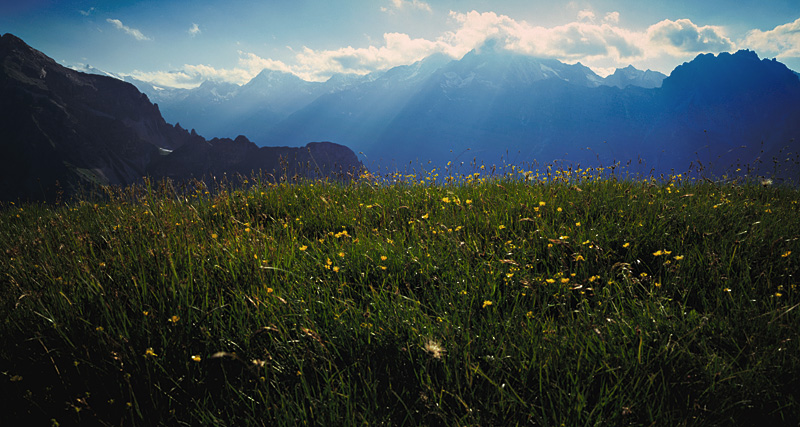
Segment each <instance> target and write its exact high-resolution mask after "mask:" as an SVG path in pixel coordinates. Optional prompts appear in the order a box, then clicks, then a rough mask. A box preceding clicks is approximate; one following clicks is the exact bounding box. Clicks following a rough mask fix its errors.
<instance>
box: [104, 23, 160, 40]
mask: <svg viewBox="0 0 800 427" xmlns="http://www.w3.org/2000/svg"><path fill="white" fill-rule="evenodd" d="M106 22H108V23H110V24H112V25H114V26H115V27H117V29H118V30H122V31H124V32H125V33H127V34H128V35H131V36H133V38H135V39H136V40H139V41H143V40H150V38H149V37H147V36H145V35H144V34H142V32H141V31H139V30H137V29H136V28H131V27H127V26H125V25H124V24H123V23H122V21H120V20H119V19H106Z"/></svg>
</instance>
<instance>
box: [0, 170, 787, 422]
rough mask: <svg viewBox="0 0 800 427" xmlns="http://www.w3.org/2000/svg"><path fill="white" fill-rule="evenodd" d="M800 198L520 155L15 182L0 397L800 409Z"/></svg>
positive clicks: (245, 410) (436, 410) (377, 411)
mask: <svg viewBox="0 0 800 427" xmlns="http://www.w3.org/2000/svg"><path fill="white" fill-rule="evenodd" d="M439 173H441V174H442V176H439ZM445 175H447V176H445ZM799 202H800V191H798V189H797V187H789V186H780V185H762V184H761V183H758V182H752V183H751V182H743V181H734V182H726V183H715V182H711V181H709V180H703V179H694V178H693V177H691V176H683V175H677V176H672V177H657V178H653V177H650V178H646V179H621V178H620V179H618V178H617V177H616V175H615V174H611V173H609V171H608V170H605V171H603V170H577V171H570V170H566V171H555V170H551V169H546V170H543V171H539V172H530V171H523V170H519V169H517V168H508V169H505V170H503V171H501V172H498V171H494V172H492V171H488V170H486V169H477V170H476V173H474V174H472V175H467V176H460V177H458V178H457V179H454V178H452V177H451V176H449V174H448V172H447V171H439V172H437V171H435V170H434V171H431V172H429V173H425V174H421V175H394V176H387V177H381V178H376V177H372V176H369V175H364V176H362V177H360V178H358V179H354V180H352V181H349V182H325V181H308V182H301V183H286V182H283V183H270V182H269V181H268V180H262V179H250V181H249V182H247V184H246V186H244V187H241V188H238V189H237V188H233V187H230V188H227V189H223V190H221V191H208V190H207V189H206V188H205V187H204V186H203V185H202V184H200V183H196V184H195V186H193V187H191V189H187V188H182V189H180V188H175V187H174V186H172V185H170V184H169V183H161V184H158V183H152V184H146V185H142V186H139V187H132V188H127V189H116V190H114V189H109V190H108V193H107V194H106V195H105V196H103V197H100V196H97V197H86V198H85V199H84V200H82V201H75V202H69V203H65V204H63V205H60V206H45V205H36V204H27V205H19V204H6V205H4V206H3V207H2V209H1V210H0V248H2V253H0V303H2V304H0V318H2V325H0V340H2V341H1V342H2V346H0V390H2V392H3V398H2V399H0V402H2V403H0V405H2V407H1V408H0V410H1V411H2V416H1V417H2V419H5V420H11V422H12V424H9V425H22V424H21V423H23V422H24V424H25V425H126V426H131V425H157V424H165V425H207V424H213V425H231V426H233V425H237V426H238V425H292V426H293V425H354V424H367V425H379V424H383V425H448V426H449V425H486V426H488V425H544V426H562V425H566V426H578V425H719V424H723V425H724V424H737V425H748V424H759V425H797V424H798V423H800V310H799V309H797V308H798V305H800V289H798V288H797V285H798V284H799V283H800V258H798V257H800V240H798V239H800V206H798V203H799Z"/></svg>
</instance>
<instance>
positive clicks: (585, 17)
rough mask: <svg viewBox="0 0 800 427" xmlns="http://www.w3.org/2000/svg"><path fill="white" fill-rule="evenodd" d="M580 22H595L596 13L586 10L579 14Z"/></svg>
mask: <svg viewBox="0 0 800 427" xmlns="http://www.w3.org/2000/svg"><path fill="white" fill-rule="evenodd" d="M578 21H579V22H594V12H592V11H591V10H588V9H585V10H582V11H580V12H578Z"/></svg>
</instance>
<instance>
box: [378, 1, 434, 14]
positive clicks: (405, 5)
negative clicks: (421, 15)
mask: <svg viewBox="0 0 800 427" xmlns="http://www.w3.org/2000/svg"><path fill="white" fill-rule="evenodd" d="M391 3H392V8H388V7H381V10H382V11H384V12H390V11H392V10H402V9H418V10H424V11H426V12H431V11H432V10H431V6H430V5H429V4H428V3H425V2H424V1H420V0H391Z"/></svg>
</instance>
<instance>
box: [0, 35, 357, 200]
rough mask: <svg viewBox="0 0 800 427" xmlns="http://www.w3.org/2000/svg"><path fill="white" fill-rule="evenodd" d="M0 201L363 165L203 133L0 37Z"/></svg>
mask: <svg viewBox="0 0 800 427" xmlns="http://www.w3.org/2000/svg"><path fill="white" fill-rule="evenodd" d="M0 159H3V160H4V162H5V164H4V167H3V168H2V169H0V200H54V199H55V198H57V197H59V194H58V193H59V192H63V193H64V194H65V195H66V196H69V195H71V194H74V193H75V192H77V191H80V189H81V188H85V187H87V186H91V185H127V184H132V183H135V182H138V181H140V180H141V179H142V177H144V176H146V175H149V176H151V177H154V178H156V179H158V178H163V177H170V178H174V179H189V178H200V177H203V176H204V175H208V174H214V173H231V174H233V173H243V174H248V173H250V172H251V171H258V170H261V171H264V172H266V173H275V174H280V173H282V172H288V173H292V174H295V173H297V174H301V175H306V176H321V175H326V174H331V173H333V172H334V171H337V170H343V171H347V170H350V169H355V170H358V169H360V168H361V165H360V163H359V162H358V160H357V158H356V156H355V154H354V153H353V152H352V151H351V150H349V149H348V148H346V147H344V146H341V145H338V144H332V143H314V144H308V145H306V146H305V147H302V148H290V147H262V148H259V147H258V146H256V145H255V144H253V143H252V142H250V141H249V140H247V138H245V137H238V138H236V139H235V140H230V139H212V140H210V141H207V140H206V139H205V138H203V137H201V136H199V135H198V134H197V133H196V132H194V131H191V132H190V131H187V130H186V129H183V128H182V127H181V126H180V125H170V124H168V123H167V122H166V121H165V120H164V118H163V117H162V116H161V112H160V111H159V108H158V106H157V105H154V104H153V103H151V102H150V100H149V99H148V97H147V96H146V95H144V94H142V93H141V92H139V91H138V90H137V89H136V88H135V87H134V86H133V85H131V84H129V83H125V82H122V81H120V80H118V79H115V78H111V77H107V76H100V75H93V74H84V73H81V72H77V71H74V70H71V69H68V68H65V67H63V66H61V65H59V64H57V63H56V62H55V61H53V60H52V59H50V58H48V57H47V56H46V55H44V54H43V53H41V52H39V51H37V50H35V49H33V48H31V47H30V46H28V45H27V44H25V42H23V41H22V40H21V39H19V38H17V37H15V36H13V35H11V34H5V35H3V36H2V37H0Z"/></svg>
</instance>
